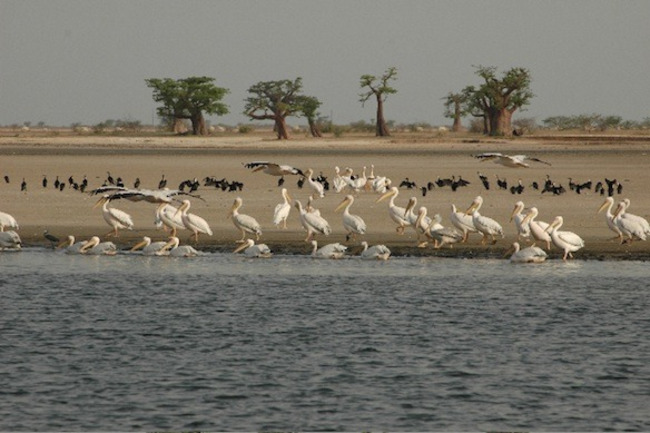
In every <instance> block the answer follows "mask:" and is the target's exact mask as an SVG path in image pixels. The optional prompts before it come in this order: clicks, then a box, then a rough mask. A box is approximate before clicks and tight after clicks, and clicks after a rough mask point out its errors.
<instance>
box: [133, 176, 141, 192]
mask: <svg viewBox="0 0 650 433" xmlns="http://www.w3.org/2000/svg"><path fill="white" fill-rule="evenodd" d="M133 188H135V189H138V188H140V178H139V177H136V178H135V182H133Z"/></svg>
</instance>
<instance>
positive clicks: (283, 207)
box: [273, 188, 291, 229]
mask: <svg viewBox="0 0 650 433" xmlns="http://www.w3.org/2000/svg"><path fill="white" fill-rule="evenodd" d="M282 199H283V202H282V203H279V204H278V205H277V206H275V211H274V212H273V224H275V225H276V226H279V225H280V224H282V228H283V229H286V228H287V218H289V212H291V203H290V201H291V196H290V195H289V191H287V189H286V188H282Z"/></svg>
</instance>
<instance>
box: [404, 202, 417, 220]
mask: <svg viewBox="0 0 650 433" xmlns="http://www.w3.org/2000/svg"><path fill="white" fill-rule="evenodd" d="M414 206H415V200H413V198H410V199H409V202H408V204H407V205H406V208H405V209H404V216H406V215H407V214H408V213H409V212H410V211H411V209H413V207H414Z"/></svg>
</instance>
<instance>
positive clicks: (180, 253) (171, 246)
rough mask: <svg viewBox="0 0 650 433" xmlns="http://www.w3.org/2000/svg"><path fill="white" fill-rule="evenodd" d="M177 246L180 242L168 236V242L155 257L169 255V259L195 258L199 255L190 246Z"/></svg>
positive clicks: (174, 237)
mask: <svg viewBox="0 0 650 433" xmlns="http://www.w3.org/2000/svg"><path fill="white" fill-rule="evenodd" d="M179 244H180V240H179V239H178V238H177V237H176V236H170V237H169V241H167V243H166V244H165V245H164V246H163V248H162V249H161V250H160V251H159V252H158V253H157V254H156V255H157V256H166V255H169V256H171V257H195V256H198V255H200V254H201V253H200V252H199V251H197V250H196V249H195V248H194V247H193V246H191V245H179Z"/></svg>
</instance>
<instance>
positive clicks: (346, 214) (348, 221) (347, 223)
mask: <svg viewBox="0 0 650 433" xmlns="http://www.w3.org/2000/svg"><path fill="white" fill-rule="evenodd" d="M353 203H354V197H353V196H351V195H347V196H345V198H344V199H343V201H342V202H341V203H340V204H339V205H338V206H337V207H336V209H334V212H338V211H340V210H341V209H343V227H344V228H345V230H346V231H347V234H346V235H345V240H346V241H349V240H350V239H352V238H354V237H355V236H357V235H364V234H366V223H365V221H364V220H363V218H361V217H360V216H359V215H354V214H351V213H350V206H352V204H353Z"/></svg>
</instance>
